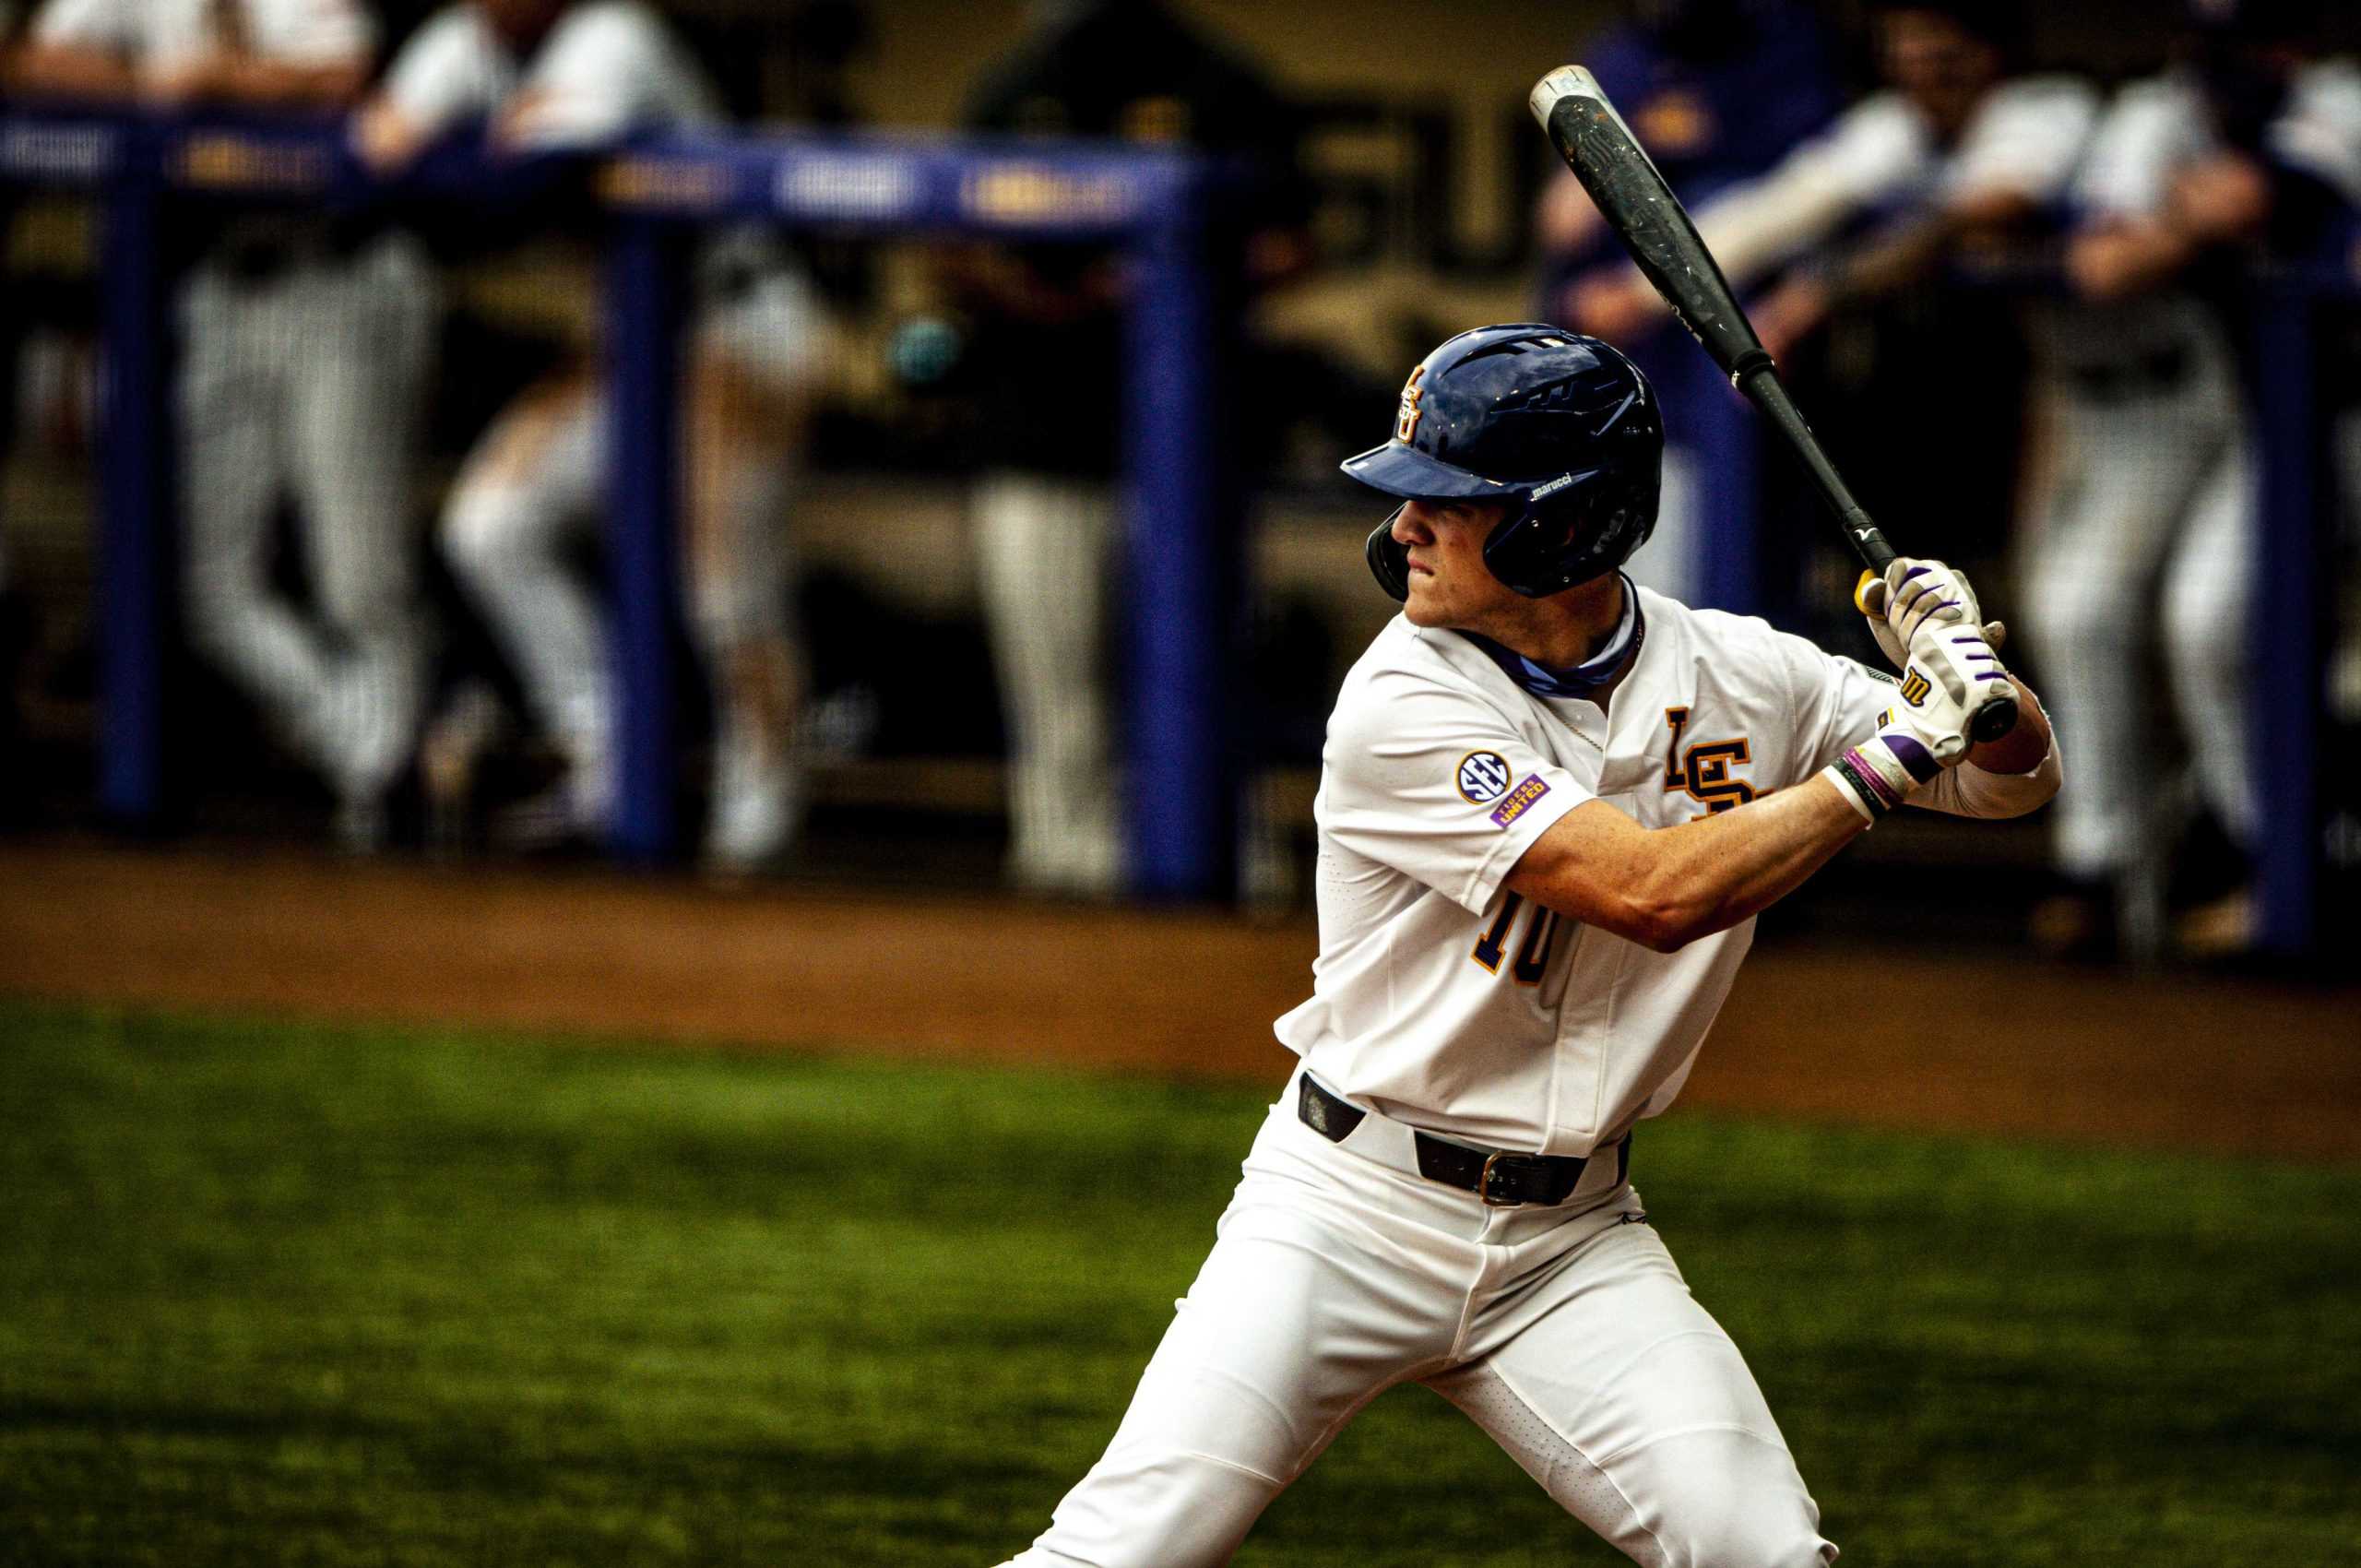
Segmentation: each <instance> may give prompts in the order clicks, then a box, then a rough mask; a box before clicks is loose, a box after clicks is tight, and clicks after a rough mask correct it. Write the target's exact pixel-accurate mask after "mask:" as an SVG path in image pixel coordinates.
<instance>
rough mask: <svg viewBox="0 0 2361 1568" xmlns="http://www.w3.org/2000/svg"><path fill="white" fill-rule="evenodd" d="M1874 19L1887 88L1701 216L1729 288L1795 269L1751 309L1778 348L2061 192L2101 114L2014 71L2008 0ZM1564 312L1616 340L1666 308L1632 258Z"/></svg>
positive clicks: (2027, 218) (1882, 1)
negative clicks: (1851, 302) (1845, 307)
mask: <svg viewBox="0 0 2361 1568" xmlns="http://www.w3.org/2000/svg"><path fill="white" fill-rule="evenodd" d="M1873 26H1874V30H1875V41H1876V47H1877V58H1878V70H1879V76H1880V80H1881V81H1882V83H1883V86H1882V87H1881V88H1880V89H1879V90H1878V91H1876V92H1873V93H1871V94H1870V95H1869V97H1867V98H1865V99H1863V100H1862V101H1860V102H1858V103H1857V104H1855V105H1854V106H1853V107H1852V108H1851V109H1849V110H1847V111H1846V112H1845V113H1844V115H1843V116H1842V117H1840V118H1839V119H1838V120H1837V121H1836V122H1835V123H1834V124H1833V125H1831V126H1830V127H1829V128H1828V129H1827V130H1826V131H1825V132H1823V133H1822V134H1821V135H1819V136H1817V137H1812V138H1811V139H1810V140H1809V141H1807V142H1805V143H1804V144H1803V145H1801V146H1800V147H1797V148H1796V149H1795V150H1794V151H1793V152H1791V153H1789V154H1788V155H1787V156H1786V158H1784V159H1782V160H1780V161H1779V162H1778V163H1777V165H1775V166H1774V168H1772V169H1771V170H1770V171H1769V172H1766V173H1764V174H1762V176H1761V177H1760V178H1757V179H1753V180H1750V181H1747V182H1744V183H1742V184H1737V185H1734V186H1730V187H1727V188H1726V189H1725V190H1723V191H1722V192H1721V194H1719V195H1718V196H1714V197H1713V198H1711V199H1709V200H1707V201H1706V202H1704V203H1703V205H1702V207H1701V208H1699V209H1698V211H1697V214H1696V217H1697V225H1698V229H1699V232H1701V233H1702V234H1703V236H1704V239H1705V243H1706V244H1708V245H1709V246H1710V247H1711V248H1712V249H1713V252H1714V256H1715V258H1716V259H1717V260H1718V261H1719V262H1720V263H1721V266H1722V270H1723V272H1724V273H1725V274H1726V275H1727V276H1728V278H1729V279H1730V281H1731V283H1732V284H1733V285H1734V286H1736V287H1738V288H1739V289H1741V290H1744V289H1746V288H1748V287H1750V286H1751V285H1753V284H1755V283H1757V282H1760V281H1761V280H1762V279H1766V278H1768V277H1770V276H1772V275H1773V274H1774V273H1776V272H1777V271H1778V270H1779V269H1781V268H1783V267H1797V269H1798V270H1797V272H1796V273H1795V274H1794V275H1793V276H1791V277H1790V279H1788V280H1787V281H1786V282H1785V283H1783V284H1782V285H1781V286H1780V287H1779V288H1777V289H1775V290H1774V291H1772V292H1771V293H1770V294H1768V295H1767V296H1766V297H1765V298H1764V299H1762V301H1761V302H1759V303H1757V304H1756V306H1755V307H1754V308H1753V309H1752V311H1750V315H1752V317H1753V319H1754V323H1755V326H1756V327H1757V329H1758V330H1759V331H1760V332H1761V333H1762V339H1763V341H1764V344H1765V346H1766V347H1768V348H1770V349H1771V350H1772V351H1773V352H1774V354H1775V353H1778V352H1780V351H1782V350H1785V349H1786V347H1788V346H1790V345H1792V344H1793V343H1795V342H1796V341H1797V339H1799V338H1801V337H1802V336H1803V335H1804V334H1805V333H1807V332H1809V330H1811V329H1812V328H1813V327H1816V326H1817V325H1818V324H1819V323H1820V322H1821V320H1822V319H1823V318H1824V317H1825V316H1826V315H1827V314H1828V312H1829V311H1830V310H1831V309H1833V308H1834V307H1836V306H1837V305H1839V304H1841V303H1846V302H1847V301H1848V300H1850V299H1854V298H1859V297H1866V296H1867V295H1869V294H1871V293H1874V292H1877V291H1882V290H1886V289H1890V288H1892V287H1896V286H1899V284H1901V283H1902V282H1904V281H1907V280H1909V279H1914V278H1916V277H1922V276H1924V275H1926V273H1927V272H1928V271H1930V270H1931V269H1932V268H1933V267H1934V266H1935V265H1936V264H1937V263H1939V262H1940V261H1941V260H1943V259H1944V258H1945V257H1947V256H1948V255H1951V254H1952V252H1953V250H1954V249H1955V248H1956V247H1957V246H1959V245H1962V244H1972V243H1976V242H1977V241H1980V240H1985V239H1988V238H1992V237H1995V236H1999V235H2005V234H2008V233H2010V232H2014V231H2016V230H2018V229H2020V228H2022V227H2023V226H2024V225H2025V224H2027V223H2029V222H2031V221H2033V220H2035V219H2036V218H2037V217H2038V216H2039V215H2040V214H2041V213H2042V212H2043V211H2044V210H2045V209H2047V208H2051V207H2053V206H2054V205H2055V204H2057V203H2058V202H2059V201H2061V200H2062V199H2063V197H2064V195H2065V192H2066V189H2067V185H2068V183H2069V181H2070V179H2071V177H2072V175H2073V172H2074V169H2075V166H2076V163H2077V161H2078V160H2079V158H2080V156H2081V153H2082V148H2083V146H2084V144H2085V143H2086V142H2087V140H2088V139H2089V136H2090V132H2091V128H2092V125H2094V122H2095V120H2096V117H2097V110H2098V105H2097V98H2096V95H2095V94H2094V91H2093V90H2092V89H2091V88H2090V87H2089V86H2088V84H2086V83H2084V82H2082V81H2080V80H2078V79H2075V78H2073V77H2065V76H2055V75H2031V74H2020V73H2019V71H2018V70H2017V65H2018V61H2019V59H2020V57H2021V54H2022V42H2023V17H2022V15H2021V13H2020V11H2019V8H2018V6H2016V5H2015V4H2014V3H2013V0H1879V4H1878V5H1877V6H1876V7H1875V15H1874V17H1873ZM1863 236H1868V242H1867V243H1866V244H1865V243H1863ZM1563 312H1564V315H1565V316H1566V319H1568V320H1569V321H1570V323H1571V324H1572V325H1573V326H1576V327H1580V328H1581V329H1582V330H1584V331H1585V332H1590V333H1594V334H1596V335H1597V336H1599V337H1602V338H1606V339H1609V340H1610V341H1617V342H1619V341H1623V340H1625V339H1631V338H1635V337H1637V336H1639V335H1640V334H1642V333H1643V332H1645V331H1647V330H1649V329H1650V328H1651V327H1654V326H1655V324H1656V323H1657V322H1659V321H1661V320H1663V319H1664V318H1665V316H1666V315H1667V307H1666V306H1665V304H1664V303H1663V301H1662V300H1661V299H1659V298H1658V296H1657V295H1656V292H1655V290H1654V289H1652V288H1650V287H1649V286H1648V283H1647V281H1646V280H1645V279H1643V278H1642V277H1640V275H1639V273H1638V271H1637V270H1636V269H1635V268H1633V267H1629V266H1623V267H1616V268H1613V269H1611V270H1609V271H1608V272H1605V273H1594V274H1592V275H1590V276H1589V277H1587V278H1584V279H1578V280H1577V281H1576V283H1575V284H1574V286H1573V287H1572V291H1571V292H1570V294H1569V295H1568V297H1567V298H1566V300H1565V301H1564V302H1563Z"/></svg>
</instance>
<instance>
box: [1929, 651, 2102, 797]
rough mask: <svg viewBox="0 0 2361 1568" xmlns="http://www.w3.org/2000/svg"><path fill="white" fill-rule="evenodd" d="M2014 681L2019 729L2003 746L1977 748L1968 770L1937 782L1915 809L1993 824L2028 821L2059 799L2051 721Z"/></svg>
mask: <svg viewBox="0 0 2361 1568" xmlns="http://www.w3.org/2000/svg"><path fill="white" fill-rule="evenodd" d="M2010 679H2011V681H2012V682H2014V683H2015V684H2016V688H2017V727H2016V728H2015V729H2013V730H2011V731H2009V732H2008V733H2007V734H2006V735H2004V736H2002V737H2001V738H2000V739H1999V740H1997V741H1981V742H1976V744H1975V746H1973V747H1971V748H1970V749H1969V751H1968V754H1967V760H1966V762H1965V763H1964V765H1963V766H1959V767H1955V768H1952V769H1951V770H1949V771H1947V772H1945V773H1944V774H1942V775H1941V776H1940V777H1939V778H1936V779H1934V780H1933V781H1932V782H1931V783H1929V784H1928V786H1927V788H1926V789H1924V790H1920V791H1919V792H1918V793H1917V795H1916V797H1914V798H1913V799H1912V801H1911V802H1910V803H1911V804H1913V805H1915V806H1921V807H1924V808H1925V809H1926V810H1928V811H1936V812H1942V813H1945V814H1948V815H1951V816H1972V817H1979V818H1982V819H1984V820H1986V821H1990V820H1993V819H1995V818H2002V817H2012V816H2023V815H2024V814H2026V813H2027V812H2031V811H2035V810H2037V809H2038V808H2039V807H2041V806H2043V805H2045V804H2047V802H2048V801H2049V800H2050V798H2051V797H2052V796H2054V795H2056V794H2057V793H2058V785H2059V784H2060V783H2061V782H2062V781H2063V778H2064V772H2063V769H2062V766H2061V765H2060V763H2059V760H2058V746H2057V742H2056V740H2055V738H2054V737H2053V736H2052V735H2051V733H2050V729H2049V716H2048V715H2047V713H2044V712H2043V711H2042V707H2041V699H2040V698H2039V697H2037V696H2035V695H2034V692H2033V688H2032V687H2030V686H2028V685H2026V684H2025V683H2023V681H2018V680H2017V679H2016V677H2015V676H2013V675H2012V676H2011V677H2010Z"/></svg>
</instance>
